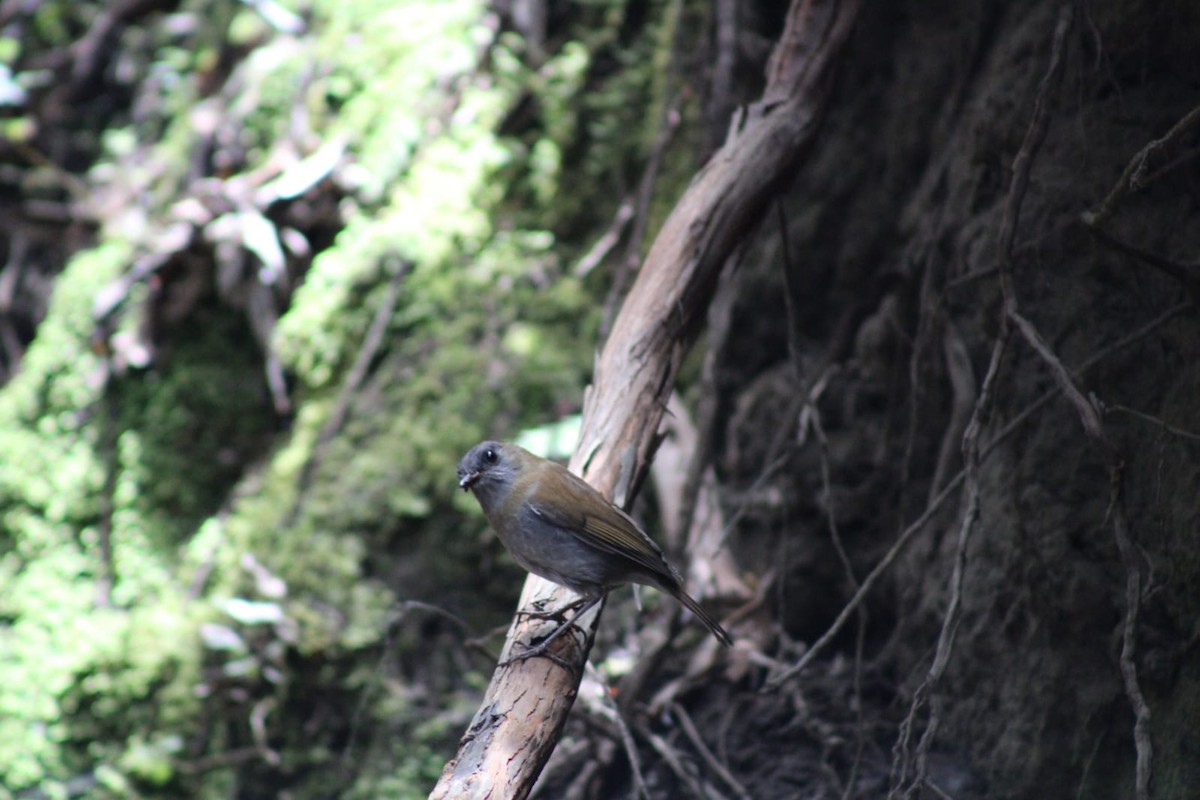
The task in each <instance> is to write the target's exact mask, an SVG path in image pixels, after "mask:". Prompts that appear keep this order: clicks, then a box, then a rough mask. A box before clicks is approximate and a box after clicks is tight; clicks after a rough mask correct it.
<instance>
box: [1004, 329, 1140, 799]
mask: <svg viewBox="0 0 1200 800" xmlns="http://www.w3.org/2000/svg"><path fill="white" fill-rule="evenodd" d="M1009 316H1010V317H1011V319H1012V321H1013V323H1014V324H1015V325H1016V326H1017V330H1019V331H1020V332H1021V335H1022V337H1024V339H1025V341H1026V342H1027V343H1028V344H1029V346H1030V347H1032V348H1033V350H1034V352H1036V353H1037V354H1038V355H1039V356H1040V357H1041V358H1042V360H1043V361H1044V362H1045V363H1046V364H1047V366H1049V367H1050V371H1051V374H1052V375H1053V376H1054V379H1055V382H1056V383H1057V384H1058V385H1059V388H1060V389H1061V390H1062V392H1063V394H1065V395H1066V396H1067V399H1068V400H1070V402H1071V405H1072V406H1074V407H1075V410H1076V412H1077V413H1078V414H1079V421H1080V423H1081V424H1082V425H1083V430H1084V432H1085V433H1086V434H1087V436H1088V438H1089V439H1091V440H1092V441H1093V442H1094V443H1095V444H1096V446H1097V447H1098V448H1099V449H1100V452H1101V454H1102V455H1103V457H1104V461H1105V463H1106V464H1107V466H1108V471H1109V483H1110V491H1111V497H1110V501H1109V514H1108V516H1109V518H1110V519H1112V523H1113V536H1114V537H1115V538H1116V541H1117V549H1118V550H1119V551H1120V554H1121V561H1122V562H1123V564H1124V565H1125V618H1124V621H1123V623H1122V626H1121V639H1122V643H1121V658H1120V661H1121V677H1122V679H1123V680H1124V683H1125V694H1126V696H1127V697H1128V698H1129V704H1130V705H1131V706H1132V707H1133V713H1134V725H1133V741H1134V749H1135V751H1136V753H1137V765H1136V772H1135V775H1136V778H1135V780H1136V783H1135V792H1136V796H1137V800H1149V797H1150V778H1151V774H1152V773H1151V765H1152V763H1153V757H1154V748H1153V745H1152V744H1151V742H1150V707H1149V706H1148V705H1147V704H1146V698H1145V696H1144V695H1143V694H1142V689H1141V685H1140V683H1139V681H1138V675H1137V665H1136V664H1135V663H1134V657H1135V655H1136V651H1137V618H1138V610H1139V607H1140V604H1141V593H1142V590H1141V581H1142V576H1141V566H1140V564H1139V563H1138V558H1137V552H1136V551H1135V549H1134V547H1133V543H1132V541H1131V539H1130V536H1129V522H1128V519H1127V517H1126V514H1125V502H1124V489H1123V485H1124V461H1123V459H1122V458H1121V455H1120V453H1119V452H1118V451H1117V449H1116V447H1115V446H1114V445H1113V443H1112V441H1111V440H1110V439H1109V438H1108V435H1107V434H1106V433H1105V431H1104V422H1103V420H1102V419H1101V417H1100V409H1099V408H1098V407H1097V404H1096V403H1095V402H1093V401H1092V400H1090V399H1088V398H1087V397H1086V396H1084V394H1083V392H1082V391H1081V390H1080V389H1079V388H1078V387H1077V386H1076V385H1075V382H1074V381H1073V380H1072V379H1071V374H1070V372H1069V371H1068V370H1067V369H1066V367H1064V366H1063V363H1062V361H1061V360H1059V358H1058V356H1057V355H1055V354H1054V351H1053V350H1051V349H1050V346H1049V345H1048V344H1046V341H1045V339H1043V338H1042V336H1041V334H1040V333H1039V332H1038V330H1037V328H1035V327H1034V325H1033V323H1032V322H1030V321H1029V320H1027V319H1025V318H1024V317H1022V316H1021V315H1020V314H1019V313H1017V312H1016V311H1012V312H1011V313H1010V314H1009Z"/></svg>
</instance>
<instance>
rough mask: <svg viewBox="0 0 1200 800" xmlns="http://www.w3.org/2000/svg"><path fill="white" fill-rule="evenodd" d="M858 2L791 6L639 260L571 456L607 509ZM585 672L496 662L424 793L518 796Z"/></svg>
mask: <svg viewBox="0 0 1200 800" xmlns="http://www.w3.org/2000/svg"><path fill="white" fill-rule="evenodd" d="M859 5H860V3H859V0H844V1H843V2H835V1H834V0H796V2H794V3H793V4H792V7H791V10H790V11H789V14H788V19H787V23H786V26H785V30H784V33H783V36H782V38H781V40H780V43H779V45H778V46H777V48H776V50H775V52H774V54H773V55H772V58H771V64H770V69H769V71H768V83H767V88H766V91H765V93H764V96H763V99H762V100H760V101H759V102H757V103H755V104H753V105H752V106H750V107H749V108H748V109H746V110H745V112H744V113H742V114H740V115H739V117H738V120H737V122H736V124H735V125H734V127H733V129H732V130H731V132H730V134H729V137H728V139H727V141H726V143H725V145H724V146H723V147H722V148H721V150H719V151H718V152H717V153H716V154H714V156H713V158H712V159H711V160H710V161H709V162H708V163H707V164H706V165H705V167H704V168H703V169H702V170H701V171H700V172H699V174H698V175H697V176H696V178H695V179H694V180H693V182H692V184H691V186H689V188H688V190H687V192H686V193H685V194H684V196H683V198H682V199H681V200H680V201H679V203H678V205H677V206H676V207H675V209H674V211H673V212H672V213H671V215H670V217H668V219H667V221H666V222H665V223H664V225H663V228H662V230H661V231H660V232H659V234H658V236H657V238H656V240H655V242H654V245H653V246H652V247H651V249H650V252H649V254H648V255H647V257H646V261H645V265H644V266H643V268H642V270H641V272H640V273H639V275H638V278H637V281H636V282H635V284H634V286H633V288H632V290H631V291H630V294H629V296H628V297H627V298H626V301H625V303H624V305H623V307H622V309H621V313H620V314H619V316H618V317H617V320H616V323H615V325H614V327H613V332H612V335H611V336H610V337H609V339H608V341H607V343H606V345H605V347H604V350H603V352H602V353H601V355H600V357H599V359H598V361H597V364H596V369H595V376H594V379H593V385H592V388H591V390H590V391H589V392H588V393H587V395H586V396H585V402H584V414H583V426H582V430H581V433H580V442H579V446H578V448H577V449H576V451H575V454H574V456H573V458H572V459H571V467H572V469H574V470H575V471H576V472H578V473H580V474H585V473H586V476H587V478H588V480H589V481H590V482H591V483H592V484H593V485H594V486H595V487H596V488H597V489H598V490H600V491H601V492H602V493H604V494H605V495H606V496H607V497H609V498H611V499H613V500H614V502H617V503H619V504H625V503H627V502H628V500H629V499H630V498H631V497H632V496H633V495H634V494H635V493H636V491H637V489H638V486H639V485H640V483H641V481H642V478H643V477H644V476H645V474H646V470H647V468H648V465H649V462H650V460H651V458H652V456H653V454H654V449H655V447H656V445H657V441H658V436H657V435H658V427H659V422H660V420H661V418H662V414H663V409H664V408H665V406H666V402H667V399H668V397H669V395H670V392H671V390H672V388H673V384H674V379H675V373H676V371H677V370H678V368H679V365H680V362H681V361H682V359H683V356H684V354H685V352H686V351H687V348H688V346H689V345H690V343H691V342H692V340H693V338H694V336H695V334H696V332H697V329H698V328H699V326H700V323H701V322H702V321H703V319H704V316H705V312H706V309H707V307H708V303H709V300H710V299H711V296H712V292H713V290H714V288H715V286H716V283H717V277H718V275H719V274H720V269H721V266H722V264H724V263H725V260H726V259H727V258H728V256H729V254H730V253H731V252H732V251H733V249H734V248H735V247H736V246H737V245H738V243H739V242H740V241H741V240H742V239H743V238H744V237H745V236H746V235H747V234H748V233H749V232H750V231H751V230H752V229H753V228H754V227H755V226H756V225H757V223H758V221H759V220H760V219H761V218H762V216H763V213H764V211H765V209H766V208H767V207H768V206H769V203H770V202H771V201H772V199H773V198H774V196H775V193H776V192H777V191H778V190H779V188H780V187H781V186H783V185H785V184H786V182H788V181H790V180H791V178H792V175H793V174H794V172H795V169H796V167H797V166H798V165H799V164H800V162H801V159H802V158H803V156H804V153H805V151H806V149H807V148H808V147H809V146H810V145H811V144H812V142H813V140H814V138H815V135H816V131H817V126H818V122H819V120H820V117H821V112H822V110H823V108H824V104H825V99H826V97H827V95H828V90H829V86H830V83H831V81H830V75H831V72H832V69H833V66H834V64H835V60H836V58H837V56H838V55H839V54H840V53H841V51H842V47H843V45H844V44H845V42H846V40H847V38H848V37H849V33H850V30H851V28H852V26H853V23H854V20H855V19H856V17H857V14H858V9H859ZM569 594H570V593H569V592H567V591H566V590H564V589H559V588H557V587H555V586H554V585H553V584H550V583H549V582H547V581H544V580H541V579H539V578H535V577H532V576H531V577H530V579H529V580H528V581H527V582H526V584H525V591H524V592H523V594H522V598H521V604H522V605H521V607H522V608H529V607H530V606H531V605H534V604H536V603H541V604H542V605H545V606H546V607H550V608H558V607H561V606H562V605H563V604H564V602H565V600H566V599H567V597H568V596H569ZM535 607H536V605H535ZM598 616H599V611H598V610H597V611H596V612H595V613H594V614H592V615H590V618H589V619H586V620H583V621H582V623H581V628H583V629H584V630H585V631H586V633H584V635H583V637H582V641H577V640H576V638H575V637H573V636H564V637H560V639H559V641H558V642H556V644H561V647H557V648H555V650H556V655H557V656H558V657H559V658H561V659H563V660H565V662H566V663H568V664H571V665H572V666H575V667H581V666H582V664H583V663H584V661H585V660H586V658H587V654H588V651H589V649H590V647H591V631H592V630H594V626H595V624H596V622H597V620H598ZM548 624H553V623H552V622H549V623H548V622H547V621H546V620H538V619H535V618H531V617H528V616H524V615H517V617H516V619H515V620H514V623H513V626H512V628H510V631H509V637H508V641H507V642H506V645H505V649H504V656H503V657H507V655H508V654H509V652H510V651H511V650H512V648H513V647H514V645H516V643H517V642H518V641H521V642H528V640H529V637H530V636H531V635H532V634H534V633H535V632H539V631H542V630H543V629H545V628H546V627H547V626H548ZM582 672H583V670H582V669H580V668H576V669H564V668H562V667H561V666H560V665H559V664H558V663H556V661H551V660H549V659H544V658H534V659H527V660H523V661H514V662H511V663H509V664H508V665H507V666H504V667H500V668H498V669H497V670H496V672H495V674H494V675H493V677H492V682H491V684H490V685H489V687H488V689H487V692H486V693H485V695H484V698H483V701H482V703H481V705H480V708H479V711H478V712H477V713H476V716H475V719H474V720H473V721H472V723H471V725H470V727H469V728H468V730H467V732H466V734H465V735H464V737H463V739H462V741H461V742H460V744H459V750H458V752H457V753H456V754H455V756H454V758H452V759H451V760H450V762H449V763H448V764H447V765H446V767H445V769H444V770H443V772H442V776H441V779H440V780H439V781H438V784H437V786H436V787H434V790H433V793H432V794H431V797H434V798H451V797H453V798H472V797H516V798H523V797H526V796H527V795H528V793H529V791H530V789H531V788H532V787H533V784H534V781H535V780H536V779H537V776H538V774H539V773H540V772H541V769H542V766H543V765H544V764H545V763H546V760H547V759H548V758H549V756H550V753H551V751H552V750H553V749H554V745H555V744H556V743H557V741H558V738H559V734H560V732H561V730H562V727H563V725H564V724H565V723H566V718H567V712H568V711H569V710H570V708H571V704H572V702H573V700H574V697H575V695H576V693H577V691H578V687H579V681H580V678H581V675H582Z"/></svg>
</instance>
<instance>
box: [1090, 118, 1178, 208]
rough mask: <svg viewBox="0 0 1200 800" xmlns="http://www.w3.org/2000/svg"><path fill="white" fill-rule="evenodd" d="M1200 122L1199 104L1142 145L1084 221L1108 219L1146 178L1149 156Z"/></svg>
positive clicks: (1167, 145)
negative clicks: (1097, 208)
mask: <svg viewBox="0 0 1200 800" xmlns="http://www.w3.org/2000/svg"><path fill="white" fill-rule="evenodd" d="M1197 123H1200V106H1197V107H1196V108H1193V109H1192V110H1191V111H1189V112H1188V113H1187V114H1185V115H1184V117H1183V119H1181V120H1179V121H1178V122H1176V123H1175V124H1174V125H1173V126H1172V127H1171V130H1169V131H1167V133H1166V135H1164V136H1163V137H1162V138H1161V139H1155V140H1154V141H1152V142H1150V144H1148V145H1146V146H1145V147H1143V148H1142V149H1141V150H1139V151H1138V152H1137V154H1136V155H1135V156H1134V157H1133V158H1132V159H1130V161H1129V163H1128V164H1127V165H1126V166H1125V171H1124V172H1122V173H1121V177H1120V178H1117V183H1116V185H1115V186H1113V188H1112V191H1110V192H1109V193H1108V197H1106V198H1104V202H1103V203H1102V204H1101V205H1100V209H1099V210H1098V211H1096V212H1094V213H1088V214H1085V215H1084V222H1086V223H1087V224H1088V225H1089V226H1093V225H1102V224H1103V223H1105V222H1107V221H1108V218H1109V217H1111V216H1112V214H1113V212H1114V211H1115V210H1116V207H1117V203H1118V202H1120V201H1121V199H1122V198H1123V197H1124V196H1125V194H1126V193H1127V192H1128V191H1129V190H1130V189H1140V188H1141V187H1142V186H1143V185H1144V182H1145V179H1146V165H1147V164H1148V163H1149V161H1150V157H1151V156H1153V155H1155V154H1156V153H1157V152H1158V151H1159V150H1163V149H1166V148H1167V147H1169V146H1171V145H1173V144H1174V143H1175V142H1176V141H1178V140H1179V138H1180V137H1182V136H1183V134H1184V133H1186V132H1187V131H1188V130H1189V129H1190V128H1191V127H1192V126H1193V125H1196V124H1197Z"/></svg>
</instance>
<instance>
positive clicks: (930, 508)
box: [764, 303, 1191, 691]
mask: <svg viewBox="0 0 1200 800" xmlns="http://www.w3.org/2000/svg"><path fill="white" fill-rule="evenodd" d="M1189 308H1191V304H1190V303H1180V304H1178V305H1176V306H1173V307H1172V308H1169V309H1167V310H1166V311H1164V312H1163V313H1162V314H1159V315H1158V316H1157V317H1155V318H1154V319H1152V320H1150V321H1149V322H1147V323H1146V324H1145V325H1143V326H1141V327H1140V328H1138V329H1136V330H1134V331H1132V332H1131V333H1129V334H1128V335H1127V336H1124V337H1122V338H1121V339H1118V340H1117V341H1115V342H1113V343H1112V344H1110V345H1107V346H1106V347H1104V348H1102V349H1100V350H1098V351H1097V352H1095V353H1093V354H1092V355H1091V356H1089V357H1088V358H1086V359H1084V360H1083V362H1081V363H1080V365H1079V366H1078V367H1076V368H1075V369H1074V371H1073V374H1074V375H1081V374H1082V373H1084V372H1086V371H1087V370H1089V369H1091V368H1092V367H1094V366H1096V365H1097V364H1099V363H1101V362H1103V361H1104V360H1105V359H1107V358H1108V357H1109V356H1111V355H1113V354H1114V353H1116V352H1117V351H1119V350H1123V349H1125V348H1126V347H1129V346H1130V345H1133V344H1135V343H1137V342H1139V341H1141V340H1142V339H1145V338H1146V337H1147V336H1149V335H1150V334H1152V333H1154V332H1155V331H1156V330H1158V329H1159V328H1161V327H1162V326H1163V325H1165V324H1166V323H1167V322H1169V321H1171V320H1172V319H1174V318H1175V317H1177V316H1179V315H1180V314H1182V313H1183V312H1184V311H1187V310H1188V309H1189ZM1059 394H1061V392H1060V390H1059V389H1058V388H1054V389H1048V390H1047V391H1046V392H1045V393H1044V394H1042V396H1041V397H1039V398H1038V399H1036V400H1034V401H1033V402H1032V403H1030V404H1029V405H1028V406H1026V407H1025V408H1024V409H1022V410H1021V412H1020V413H1018V414H1017V415H1016V416H1015V417H1013V418H1012V420H1010V421H1009V422H1007V423H1006V424H1005V425H1004V427H1003V428H1001V429H1000V430H999V431H997V433H996V435H995V436H994V437H992V438H991V439H990V440H989V441H988V442H987V444H985V445H984V446H983V447H982V448H981V450H980V456H981V458H982V459H983V461H984V462H985V463H986V461H987V458H988V457H989V456H990V455H991V454H992V453H994V452H995V451H996V450H997V449H998V448H999V447H1000V445H1002V444H1004V442H1006V441H1008V439H1009V438H1010V437H1011V436H1012V435H1013V434H1014V433H1016V432H1017V431H1018V430H1020V428H1021V426H1022V425H1024V424H1025V423H1026V422H1028V421H1029V420H1030V418H1031V417H1033V415H1034V414H1035V413H1036V412H1037V411H1039V410H1041V409H1042V408H1044V407H1045V406H1046V404H1047V403H1049V402H1050V401H1051V400H1053V399H1054V398H1056V397H1058V396H1059ZM963 477H964V472H963V471H962V470H959V471H958V473H957V474H956V475H955V476H954V477H953V478H951V479H950V481H949V482H948V483H947V484H946V485H945V486H944V487H943V488H942V490H941V491H940V492H938V493H937V495H936V496H934V497H933V499H931V500H930V501H929V504H928V505H927V506H926V508H925V511H924V512H922V514H921V516H920V517H918V518H917V519H916V520H914V521H913V522H912V523H911V524H910V525H909V526H908V527H907V528H905V529H904V531H903V532H902V533H901V534H900V536H899V537H898V538H897V539H896V541H895V543H893V544H892V546H891V548H889V549H888V551H887V553H885V554H884V556H883V558H882V559H880V561H879V563H878V564H876V565H875V567H874V568H873V569H872V570H871V572H870V573H869V574H868V575H867V577H866V578H864V579H863V582H862V585H861V586H859V588H858V591H857V592H855V593H854V596H853V597H851V598H850V600H849V601H847V603H846V605H845V606H844V607H843V608H842V610H841V612H839V613H838V615H837V618H836V619H834V621H833V623H832V624H830V626H829V629H828V630H827V631H825V633H823V634H822V635H821V638H819V639H818V640H817V641H815V642H814V643H813V644H812V645H811V646H810V647H809V648H808V650H807V651H805V653H804V655H803V656H801V657H800V660H799V661H797V662H796V663H795V664H794V665H792V666H791V667H790V668H788V669H787V670H786V671H785V672H782V673H780V674H779V675H777V676H776V677H774V678H772V679H771V680H769V681H768V682H767V683H766V685H765V687H764V691H773V690H775V689H777V688H779V686H781V685H782V684H784V683H786V682H787V681H789V680H791V679H792V678H794V677H795V676H796V675H798V674H800V673H801V672H803V671H804V669H805V668H806V667H807V666H808V665H809V664H810V663H811V662H812V661H813V659H814V658H816V656H817V655H818V654H819V653H820V652H821V651H822V650H824V648H825V647H826V646H828V644H829V643H830V642H831V641H833V639H834V637H836V636H837V635H838V634H839V633H841V630H842V627H843V626H844V625H845V624H846V621H847V620H848V619H849V618H850V615H851V614H853V613H854V610H855V609H856V608H857V607H858V606H859V604H861V603H862V601H863V600H864V599H865V598H866V596H867V594H868V593H869V592H870V591H871V589H872V588H873V587H874V585H875V583H876V582H877V581H878V580H879V578H880V577H881V576H882V574H883V573H884V572H886V571H887V570H888V568H889V567H890V566H891V565H892V562H894V561H895V560H896V557H897V556H899V555H900V553H901V552H902V551H903V550H904V548H905V546H906V545H907V544H908V543H909V542H910V541H911V540H912V538H913V537H914V536H915V535H916V534H917V533H918V532H919V531H920V530H921V529H922V528H923V527H924V526H925V524H926V523H927V522H929V520H930V519H932V518H933V516H934V514H936V513H937V511H938V510H939V509H940V508H941V506H942V503H944V502H945V501H946V499H947V498H948V497H949V496H950V495H951V494H953V493H954V492H955V491H956V490H957V489H958V487H959V486H961V485H962V482H963ZM764 666H767V667H771V666H773V664H764Z"/></svg>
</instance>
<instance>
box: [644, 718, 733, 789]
mask: <svg viewBox="0 0 1200 800" xmlns="http://www.w3.org/2000/svg"><path fill="white" fill-rule="evenodd" d="M637 731H638V733H640V734H641V735H642V736H643V737H645V739H646V741H648V742H649V743H650V746H651V747H653V748H654V750H655V752H657V753H658V754H659V755H660V756H662V760H663V761H664V762H665V763H666V765H667V766H668V767H670V768H671V771H672V772H674V773H675V775H676V776H677V777H678V778H679V780H681V781H682V782H683V784H684V785H685V786H687V787H688V789H689V790H690V791H691V793H692V796H693V797H696V798H699V800H725V796H724V795H723V794H721V793H720V792H718V791H717V790H716V789H715V788H714V787H713V786H712V785H711V784H708V785H705V784H702V783H701V782H700V780H699V779H698V778H697V777H696V776H695V775H693V774H692V773H691V772H690V771H689V770H688V768H687V767H686V766H685V765H684V763H683V758H682V757H681V756H680V754H679V751H678V750H676V749H675V748H674V747H672V746H671V744H670V743H669V742H667V740H666V739H664V738H662V737H661V736H659V735H658V734H657V733H655V732H654V731H652V730H650V728H649V727H648V726H647V725H645V724H639V725H638V726H637Z"/></svg>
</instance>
